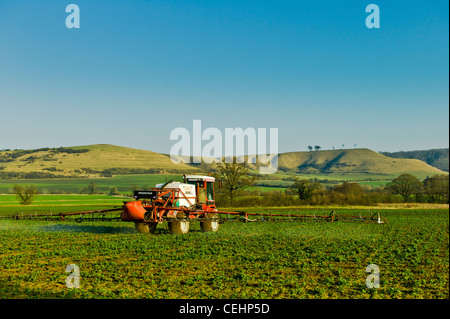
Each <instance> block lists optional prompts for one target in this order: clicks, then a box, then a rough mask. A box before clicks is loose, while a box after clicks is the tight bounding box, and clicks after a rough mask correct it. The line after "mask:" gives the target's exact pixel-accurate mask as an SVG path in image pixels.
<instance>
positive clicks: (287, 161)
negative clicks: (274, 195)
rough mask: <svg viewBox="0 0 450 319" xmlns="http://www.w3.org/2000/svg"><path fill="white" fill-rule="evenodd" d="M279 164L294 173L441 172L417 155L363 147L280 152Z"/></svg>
mask: <svg viewBox="0 0 450 319" xmlns="http://www.w3.org/2000/svg"><path fill="white" fill-rule="evenodd" d="M278 167H279V169H280V170H283V171H290V170H295V171H296V172H297V173H368V174H395V173H403V172H429V173H430V174H433V173H435V174H438V173H442V171H441V170H439V169H437V168H435V167H432V166H430V165H428V164H427V163H424V162H422V161H420V160H417V159H393V158H391V157H387V156H384V155H382V154H379V153H377V152H375V151H372V150H370V149H363V148H361V149H348V150H345V149H344V150H329V151H311V152H290V153H283V154H280V156H279V160H278Z"/></svg>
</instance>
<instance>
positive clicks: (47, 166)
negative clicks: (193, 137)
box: [0, 144, 444, 179]
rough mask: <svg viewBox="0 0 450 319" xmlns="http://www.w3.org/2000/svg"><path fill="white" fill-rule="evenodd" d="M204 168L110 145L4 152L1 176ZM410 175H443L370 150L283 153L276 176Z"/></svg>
mask: <svg viewBox="0 0 450 319" xmlns="http://www.w3.org/2000/svg"><path fill="white" fill-rule="evenodd" d="M251 166H253V167H252V168H253V169H255V170H257V169H258V167H257V166H256V165H251ZM202 168H203V169H204V170H208V169H209V167H208V165H205V164H202V165H201V166H198V165H197V166H194V165H188V164H176V163H174V162H172V160H171V159H170V157H169V156H167V155H163V154H159V153H155V152H151V151H145V150H138V149H132V148H127V147H121V146H115V145H107V144H99V145H87V146H76V147H64V148H42V149H35V150H14V151H1V152H0V178H15V179H19V178H53V177H89V178H95V177H101V176H103V177H109V176H114V175H127V174H168V173H175V174H189V173H194V172H198V173H199V172H201V170H202ZM405 172H408V173H414V174H415V175H416V176H418V177H419V176H420V177H425V176H426V175H433V174H442V173H444V172H443V171H441V170H439V169H437V168H435V167H432V166H430V165H428V164H426V163H425V162H423V161H420V160H417V159H403V158H391V157H388V156H384V155H382V154H380V153H377V152H374V151H372V150H369V149H348V150H333V151H331V150H330V151H312V152H290V153H282V154H280V155H279V158H278V172H277V173H278V174H288V175H299V174H301V175H304V174H316V175H320V174H327V175H330V174H331V175H333V174H334V175H342V174H355V175H358V176H361V175H367V176H370V175H390V176H393V175H398V174H401V173H405Z"/></svg>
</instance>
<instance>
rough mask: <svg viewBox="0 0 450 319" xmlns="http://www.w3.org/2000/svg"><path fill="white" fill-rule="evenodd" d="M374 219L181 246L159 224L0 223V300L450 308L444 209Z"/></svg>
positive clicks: (223, 229) (194, 235)
mask: <svg viewBox="0 0 450 319" xmlns="http://www.w3.org/2000/svg"><path fill="white" fill-rule="evenodd" d="M4 196H5V195H4ZM104 197H106V198H104ZM37 199H38V198H37ZM37 199H36V203H35V204H33V205H32V206H30V207H28V208H27V210H30V211H32V210H33V209H36V208H37V207H39V208H40V209H42V210H55V209H56V210H58V209H59V210H64V211H71V210H77V209H83V210H88V209H89V207H90V208H92V209H98V208H99V207H105V208H106V207H107V206H108V205H109V207H111V205H117V204H119V203H121V201H122V200H123V198H110V197H108V196H103V197H102V196H98V197H91V198H89V196H84V197H83V196H80V195H79V196H78V201H77V202H74V203H71V204H73V205H74V206H65V204H63V202H64V200H67V201H71V200H75V199H74V198H72V197H70V196H66V195H64V198H63V197H56V198H50V197H47V198H46V199H47V202H45V201H44V200H43V199H42V200H41V202H39V201H38V200H37ZM83 200H84V203H83ZM52 201H53V205H51V204H52ZM7 202H9V204H10V205H6V204H5V203H7ZM0 203H2V204H3V205H0V211H1V214H2V215H8V212H11V211H15V210H16V208H17V207H14V205H13V204H14V203H13V200H12V199H10V200H9V201H8V200H6V199H5V198H3V200H2V198H1V197H0ZM40 204H42V205H43V206H38V205H40ZM16 205H17V204H16ZM46 205H47V206H46ZM76 205H78V206H76ZM58 206H59V207H58ZM280 210H282V209H280ZM252 211H258V210H257V209H252ZM361 211H363V210H361ZM376 211H378V212H380V213H381V216H382V217H386V218H387V220H388V224H365V223H343V222H334V223H319V222H308V223H306V222H305V223H302V222H279V223H269V222H266V223H265V222H255V223H239V222H229V221H226V222H225V223H223V224H221V225H220V228H219V231H218V232H217V233H202V232H201V231H200V227H199V224H198V223H193V224H192V226H191V231H190V232H189V233H188V234H186V235H171V234H170V233H169V232H168V230H167V229H166V227H165V226H164V225H160V226H159V227H158V228H157V231H156V233H155V234H139V233H137V232H136V231H135V229H134V224H133V223H126V222H83V223H76V222H70V221H65V222H54V221H26V220H18V221H14V220H6V219H5V220H0V243H1V245H0V269H1V270H2V271H1V272H0V296H1V298H283V299H297V298H321V299H323V298H362V299H365V298H449V211H448V209H380V210H376ZM357 212H359V211H358V210H357V209H352V210H350V209H343V208H342V209H338V210H337V213H338V214H345V213H347V214H350V213H352V214H353V213H357ZM69 264H76V265H77V266H78V267H79V269H80V287H79V288H72V289H69V288H67V287H66V284H65V282H66V278H67V276H68V273H66V272H65V269H66V266H67V265H69ZM369 264H376V265H377V266H378V267H379V278H380V287H379V288H367V287H366V284H365V282H366V278H367V277H368V276H369V275H370V274H369V273H366V266H368V265H369Z"/></svg>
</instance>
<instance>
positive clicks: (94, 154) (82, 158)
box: [0, 144, 194, 177]
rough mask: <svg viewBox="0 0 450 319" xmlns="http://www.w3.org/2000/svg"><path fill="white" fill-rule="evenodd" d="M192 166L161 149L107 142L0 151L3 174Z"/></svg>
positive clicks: (142, 170)
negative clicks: (165, 153) (171, 156)
mask: <svg viewBox="0 0 450 319" xmlns="http://www.w3.org/2000/svg"><path fill="white" fill-rule="evenodd" d="M193 170H194V168H193V167H191V166H189V165H186V164H175V163H173V162H172V161H171V159H170V158H168V157H167V156H164V155H161V154H159V153H155V152H151V151H145V150H138V149H132V148H127V147H121V146H115V145H107V144H98V145H87V146H76V147H65V148H56V149H48V148H44V149H36V150H16V151H2V152H0V173H3V174H4V175H6V174H7V173H21V174H22V176H23V174H28V175H26V176H28V177H33V176H32V175H33V173H36V174H35V175H36V177H98V176H108V175H115V174H132V173H136V174H143V173H146V174H165V173H186V172H192V171H193ZM39 174H40V175H41V176H39Z"/></svg>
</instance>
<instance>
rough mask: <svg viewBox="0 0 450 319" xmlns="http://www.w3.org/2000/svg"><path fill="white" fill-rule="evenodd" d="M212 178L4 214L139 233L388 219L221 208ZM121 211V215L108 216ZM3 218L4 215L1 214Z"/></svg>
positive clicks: (188, 178) (189, 178) (189, 179)
mask: <svg viewBox="0 0 450 319" xmlns="http://www.w3.org/2000/svg"><path fill="white" fill-rule="evenodd" d="M214 184H215V178H214V177H211V176H204V175H183V182H174V181H168V182H165V183H162V184H157V185H156V187H154V188H152V189H151V190H148V191H134V200H132V201H124V203H123V206H122V207H117V208H111V209H105V210H96V211H84V212H65V213H56V214H53V213H46V214H37V213H34V214H23V213H18V212H16V213H15V214H14V215H12V216H6V218H13V219H16V220H21V219H33V220H35V219H38V220H69V219H70V220H72V219H73V220H75V221H99V220H102V221H113V220H117V221H125V222H133V223H135V227H136V230H137V231H138V232H140V233H153V232H154V231H155V230H156V227H157V226H158V225H159V224H163V223H167V226H168V229H169V231H170V232H171V233H172V234H186V233H188V232H189V228H190V224H191V223H192V222H200V228H201V230H202V231H203V232H216V231H217V230H218V229H219V224H221V223H223V222H225V221H243V222H257V221H262V222H282V221H293V222H296V221H297V222H308V221H316V222H337V221H342V222H365V223H378V224H382V223H387V220H386V219H381V217H380V214H379V213H374V214H372V213H371V212H370V211H369V213H368V214H367V215H365V216H362V215H361V213H359V215H340V214H339V215H338V214H337V213H336V212H335V211H331V212H330V213H325V212H324V211H323V210H321V209H320V210H316V211H314V212H313V213H312V214H302V213H301V212H300V211H294V210H290V211H288V212H282V213H279V212H271V211H268V210H263V211H262V212H260V213H254V212H253V213H251V212H243V211H220V210H217V208H216V205H215V191H214ZM112 212H115V213H117V212H120V216H115V217H111V216H107V214H109V213H112ZM4 218H5V217H4Z"/></svg>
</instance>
